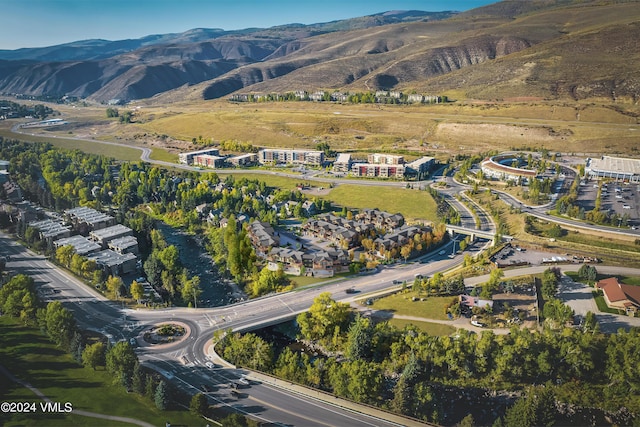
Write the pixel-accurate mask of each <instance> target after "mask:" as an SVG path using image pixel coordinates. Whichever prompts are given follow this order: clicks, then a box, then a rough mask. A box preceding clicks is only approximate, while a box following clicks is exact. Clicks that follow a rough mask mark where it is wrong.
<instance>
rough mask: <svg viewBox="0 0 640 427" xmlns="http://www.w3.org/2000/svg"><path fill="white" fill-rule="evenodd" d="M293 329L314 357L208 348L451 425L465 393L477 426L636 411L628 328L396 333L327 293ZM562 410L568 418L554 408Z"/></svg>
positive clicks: (236, 341)
mask: <svg viewBox="0 0 640 427" xmlns="http://www.w3.org/2000/svg"><path fill="white" fill-rule="evenodd" d="M547 306H548V307H550V308H549V310H548V311H549V313H545V315H547V314H548V316H549V318H550V319H552V318H554V317H553V316H556V314H555V313H553V312H554V311H557V310H565V309H564V308H563V307H566V306H564V305H563V304H562V303H561V302H559V301H558V300H553V299H551V300H549V302H547ZM569 311H570V309H569ZM565 312H566V310H565ZM560 316H561V314H560ZM296 325H297V336H296V338H297V339H298V340H301V341H302V342H305V343H307V345H308V346H309V347H310V348H312V349H313V351H314V352H317V353H319V354H320V356H318V357H314V356H313V355H312V354H311V353H310V352H299V351H293V350H291V349H289V348H288V347H286V348H284V349H282V350H279V349H276V348H275V347H274V346H273V345H272V344H270V343H269V342H267V341H266V340H265V339H263V338H260V337H259V336H258V335H255V334H244V335H243V334H238V333H230V332H229V333H227V334H226V336H225V337H224V339H223V340H222V341H221V342H220V344H219V347H218V349H219V350H220V351H221V352H222V354H223V356H224V357H225V358H226V359H228V360H230V361H232V362H233V363H236V364H238V365H241V366H246V367H248V368H251V369H257V370H262V371H266V372H269V373H272V374H274V375H277V376H279V377H281V378H284V379H287V380H289V381H294V382H298V383H300V384H304V385H307V386H311V387H316V388H319V389H322V390H325V391H328V392H332V393H335V394H336V395H338V396H341V397H346V398H349V399H352V400H355V401H357V402H362V403H367V404H373V405H377V406H380V407H383V408H385V409H389V410H393V411H396V412H399V413H402V414H405V415H410V416H414V417H417V418H420V419H423V420H425V421H429V422H434V423H446V424H453V423H457V422H460V421H461V419H462V417H464V416H465V415H467V413H465V412H464V410H459V409H457V412H456V413H453V412H454V411H451V410H450V408H451V405H454V406H456V405H457V404H460V403H462V402H460V401H459V399H460V396H467V395H468V396H469V399H471V400H472V401H471V403H470V404H469V406H466V407H465V408H466V409H465V410H468V411H469V412H468V413H470V414H472V416H473V418H475V419H476V420H477V421H478V422H481V423H482V424H491V423H493V422H495V423H496V425H508V426H522V425H524V426H533V425H539V422H540V420H541V419H544V420H545V425H552V424H553V423H557V424H566V423H569V422H570V423H577V424H581V423H583V422H587V419H586V418H580V417H581V416H583V415H585V414H586V413H587V412H589V410H594V411H596V412H598V413H599V414H600V416H603V414H605V413H606V415H607V416H609V417H611V418H613V419H618V420H624V421H625V422H628V421H629V420H630V419H631V418H624V414H622V413H619V411H618V410H619V409H620V407H621V406H624V407H625V408H627V409H628V411H629V412H630V413H631V414H632V415H631V417H635V416H637V414H638V413H640V398H638V396H640V395H639V394H638V393H637V389H638V387H640V380H639V378H640V376H638V369H639V366H640V354H639V353H638V352H637V351H636V350H637V345H638V344H639V343H640V333H639V331H638V330H637V329H633V330H631V331H629V332H626V331H624V330H620V331H619V332H618V333H617V334H613V335H604V334H600V333H598V331H597V328H594V327H593V324H591V325H587V324H585V325H584V326H583V327H582V329H576V328H568V327H565V323H560V324H559V325H558V324H554V323H553V322H551V323H545V326H544V327H543V329H542V330H541V331H540V332H536V331H530V330H528V329H520V328H518V327H513V328H512V329H511V330H510V331H509V334H507V335H496V334H494V333H493V332H492V331H483V332H482V334H481V335H480V336H478V335H476V334H474V333H471V332H467V331H461V330H460V331H458V332H457V333H456V334H454V335H451V336H430V335H428V334H427V333H425V332H422V331H421V330H419V329H417V328H416V327H413V326H407V327H405V328H403V329H399V328H395V327H393V326H391V325H390V324H389V323H388V322H386V321H379V322H376V321H373V320H372V319H368V318H363V317H360V316H359V315H357V314H353V313H352V312H350V310H349V308H348V305H346V304H343V303H339V302H336V301H334V300H332V299H331V297H330V294H328V293H325V294H322V295H320V296H319V297H318V298H316V300H314V303H313V304H312V306H311V307H310V309H309V311H307V312H305V313H302V314H300V315H299V316H298V318H297V322H296ZM554 325H555V326H554ZM531 384H545V386H544V387H531V386H530V385H531ZM501 390H502V391H509V392H510V393H512V395H514V396H520V398H519V399H515V398H512V399H508V400H507V402H508V403H509V404H508V405H505V404H504V399H502V400H501V399H500V398H498V397H495V398H494V397H492V396H496V393H498V392H500V391H501ZM578 390H579V391H578ZM478 393H479V394H478ZM540 393H542V395H541V394H540ZM456 402H457V404H456ZM501 402H502V403H501ZM549 402H552V403H553V404H550V403H549ZM536 405H538V406H536ZM563 405H564V406H563ZM569 406H571V407H573V408H574V409H575V411H574V412H576V415H574V418H572V416H571V413H570V412H571V411H568V410H562V409H558V408H565V409H566V408H567V407H569ZM538 407H540V408H544V409H546V410H548V411H550V412H549V414H547V415H545V416H543V417H542V418H536V416H535V415H532V414H531V411H532V408H534V410H535V408H538ZM456 408H460V407H459V406H456ZM487 408H488V412H491V411H493V410H496V409H497V410H498V416H496V417H495V418H494V419H488V418H486V414H485V417H484V418H482V417H483V415H482V413H481V410H482V409H487ZM576 408H577V409H576ZM578 409H579V410H578ZM583 409H584V411H583ZM585 411H586V412H585ZM534 413H535V411H534ZM627 415H628V414H627ZM585 416H586V415H585ZM616 417H622V418H616Z"/></svg>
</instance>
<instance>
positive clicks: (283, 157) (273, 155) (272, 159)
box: [258, 148, 324, 166]
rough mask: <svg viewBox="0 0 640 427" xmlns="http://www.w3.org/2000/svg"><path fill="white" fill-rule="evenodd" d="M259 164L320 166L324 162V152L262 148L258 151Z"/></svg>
mask: <svg viewBox="0 0 640 427" xmlns="http://www.w3.org/2000/svg"><path fill="white" fill-rule="evenodd" d="M258 161H259V162H260V163H261V164H266V163H271V164H299V165H314V166H321V165H322V163H324V152H322V151H306V150H280V149H271V148H268V149H264V150H260V151H258Z"/></svg>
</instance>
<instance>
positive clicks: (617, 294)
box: [596, 277, 640, 313]
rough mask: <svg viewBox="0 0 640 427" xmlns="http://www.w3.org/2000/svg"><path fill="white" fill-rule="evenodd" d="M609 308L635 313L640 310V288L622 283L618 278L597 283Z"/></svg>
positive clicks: (597, 287)
mask: <svg viewBox="0 0 640 427" xmlns="http://www.w3.org/2000/svg"><path fill="white" fill-rule="evenodd" d="M596 289H601V290H602V293H603V294H604V300H605V302H606V303H607V306H608V307H609V308H613V309H617V310H624V311H626V312H627V313H635V312H636V311H638V309H639V308H640V286H634V285H627V284H625V283H620V282H619V281H618V278H617V277H609V278H607V279H602V280H600V281H598V283H596Z"/></svg>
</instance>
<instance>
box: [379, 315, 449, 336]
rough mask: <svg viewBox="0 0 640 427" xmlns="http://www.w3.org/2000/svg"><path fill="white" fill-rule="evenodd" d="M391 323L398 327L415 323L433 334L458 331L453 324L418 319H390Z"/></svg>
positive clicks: (447, 333) (446, 333)
mask: <svg viewBox="0 0 640 427" xmlns="http://www.w3.org/2000/svg"><path fill="white" fill-rule="evenodd" d="M389 323H390V324H392V325H393V326H395V327H397V328H400V329H402V328H404V327H405V326H407V325H414V326H416V327H418V328H420V330H422V331H424V332H426V333H428V334H429V335H432V336H446V335H451V334H452V333H454V332H455V331H456V328H454V327H453V326H451V325H443V324H442V323H432V322H420V321H417V320H406V319H395V318H393V319H390V320H389Z"/></svg>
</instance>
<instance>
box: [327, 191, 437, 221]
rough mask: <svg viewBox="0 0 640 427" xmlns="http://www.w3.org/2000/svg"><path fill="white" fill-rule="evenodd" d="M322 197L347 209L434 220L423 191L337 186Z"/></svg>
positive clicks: (433, 208)
mask: <svg viewBox="0 0 640 427" xmlns="http://www.w3.org/2000/svg"><path fill="white" fill-rule="evenodd" d="M324 197H325V198H327V199H329V200H331V201H332V202H334V203H336V204H338V205H341V206H348V207H351V208H358V209H364V208H369V209H372V208H378V209H380V210H382V211H386V212H391V213H396V212H400V213H401V214H402V215H404V217H405V218H406V219H408V220H412V219H426V220H430V221H436V219H437V216H436V203H435V201H434V200H433V198H432V197H431V195H430V194H429V193H428V192H427V191H418V190H411V189H406V188H397V187H395V188H394V187H370V186H365V185H351V184H341V185H338V186H337V187H335V188H333V189H332V190H331V192H330V193H329V194H328V195H327V196H324Z"/></svg>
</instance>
